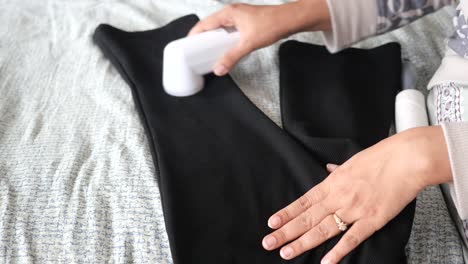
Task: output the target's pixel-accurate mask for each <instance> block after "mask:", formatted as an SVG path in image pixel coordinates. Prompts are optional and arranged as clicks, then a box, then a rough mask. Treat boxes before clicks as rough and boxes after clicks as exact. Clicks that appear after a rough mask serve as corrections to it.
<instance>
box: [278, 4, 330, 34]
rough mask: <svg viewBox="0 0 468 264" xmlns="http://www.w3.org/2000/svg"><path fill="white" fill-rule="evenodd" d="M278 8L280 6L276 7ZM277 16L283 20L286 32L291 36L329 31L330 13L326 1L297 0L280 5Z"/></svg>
mask: <svg viewBox="0 0 468 264" xmlns="http://www.w3.org/2000/svg"><path fill="white" fill-rule="evenodd" d="M278 7H280V6H278ZM282 7H284V8H279V9H278V12H279V14H278V16H277V17H281V18H284V20H285V21H286V23H283V25H285V27H286V29H285V31H286V32H287V33H286V35H287V36H289V35H292V34H295V33H299V32H304V31H327V30H331V18H330V11H329V9H328V4H327V1H326V0H298V1H296V2H290V3H286V4H284V5H282Z"/></svg>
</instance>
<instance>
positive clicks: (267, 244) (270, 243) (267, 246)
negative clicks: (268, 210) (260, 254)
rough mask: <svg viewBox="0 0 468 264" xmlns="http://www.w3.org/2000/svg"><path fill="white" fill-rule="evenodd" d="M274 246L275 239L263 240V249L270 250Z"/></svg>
mask: <svg viewBox="0 0 468 264" xmlns="http://www.w3.org/2000/svg"><path fill="white" fill-rule="evenodd" d="M275 245H276V238H275V237H274V236H267V237H265V238H264V239H263V247H264V248H265V249H271V248H273V247H274V246H275Z"/></svg>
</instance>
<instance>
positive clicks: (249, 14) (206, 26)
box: [189, 0, 331, 76]
mask: <svg viewBox="0 0 468 264" xmlns="http://www.w3.org/2000/svg"><path fill="white" fill-rule="evenodd" d="M220 27H235V28H236V29H237V30H238V31H239V32H240V36H241V38H240V41H239V43H238V44H237V45H236V46H235V47H234V48H233V49H232V50H230V51H229V52H227V53H226V54H225V55H224V57H223V58H221V59H220V60H219V61H218V62H217V63H216V65H215V67H214V73H215V74H216V75H218V76H222V75H225V74H227V73H228V72H229V71H230V70H231V69H232V68H233V67H234V66H235V65H236V64H237V63H238V62H239V60H240V59H242V58H243V57H244V56H246V55H247V54H249V53H251V52H252V51H254V50H257V49H259V48H262V47H265V46H268V45H271V44H273V43H275V42H277V41H278V40H280V39H282V38H285V37H288V36H290V35H292V34H294V33H297V32H301V31H315V30H328V29H329V28H330V27H331V26H330V14H329V12H328V7H327V4H326V1H325V0H300V1H297V2H291V3H286V4H282V5H248V4H232V5H229V6H227V7H225V8H224V9H222V10H220V11H219V12H217V13H215V14H213V15H211V16H209V17H207V18H205V19H203V20H201V21H200V22H198V23H197V24H196V25H195V26H194V27H193V28H192V30H191V31H190V33H189V36H190V35H195V34H198V33H201V32H204V31H208V30H213V29H217V28H220Z"/></svg>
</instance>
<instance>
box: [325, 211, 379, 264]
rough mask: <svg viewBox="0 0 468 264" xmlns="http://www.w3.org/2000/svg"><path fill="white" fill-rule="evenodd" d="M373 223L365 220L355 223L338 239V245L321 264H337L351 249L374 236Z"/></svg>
mask: <svg viewBox="0 0 468 264" xmlns="http://www.w3.org/2000/svg"><path fill="white" fill-rule="evenodd" d="M375 231H376V229H375V228H374V225H373V223H371V222H370V221H366V220H361V221H358V222H356V223H355V224H354V225H353V226H352V227H351V229H349V230H348V231H347V232H346V233H345V234H344V236H343V237H342V238H341V239H340V241H339V242H338V244H336V245H335V247H334V248H333V249H332V250H331V251H330V252H328V254H327V255H326V256H325V257H324V258H323V259H322V262H321V263H322V264H334V263H339V262H340V261H341V259H343V258H344V257H345V256H346V255H348V254H349V253H350V252H351V251H352V250H353V249H355V248H356V247H357V246H359V245H360V244H361V243H362V242H363V241H364V240H366V239H367V238H369V237H370V236H371V235H372V234H374V233H375Z"/></svg>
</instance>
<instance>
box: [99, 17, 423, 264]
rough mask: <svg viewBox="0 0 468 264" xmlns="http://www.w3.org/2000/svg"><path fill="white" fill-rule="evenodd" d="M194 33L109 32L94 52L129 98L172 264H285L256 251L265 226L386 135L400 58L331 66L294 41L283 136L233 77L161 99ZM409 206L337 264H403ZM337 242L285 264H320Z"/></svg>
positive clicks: (356, 56) (330, 59)
mask: <svg viewBox="0 0 468 264" xmlns="http://www.w3.org/2000/svg"><path fill="white" fill-rule="evenodd" d="M197 21H198V18H197V17H196V16H187V17H183V18H180V19H178V20H175V21H173V22H172V23H170V24H168V25H167V26H164V27H162V28H159V29H155V30H151V31H146V32H135V33H130V32H124V31H121V30H119V29H116V28H113V27H111V26H108V25H101V26H99V27H98V29H97V30H96V33H95V36H94V40H95V42H96V43H97V44H98V45H99V47H100V48H101V49H102V51H103V52H104V54H105V55H106V56H107V57H108V58H109V59H110V60H111V61H112V64H113V65H114V66H115V67H116V68H117V69H118V71H119V72H120V74H121V75H122V77H123V78H125V80H126V81H127V83H128V84H129V86H130V87H131V89H132V91H133V97H134V99H135V102H136V105H137V107H138V110H139V113H140V114H141V119H142V122H143V124H144V126H145V128H146V132H147V135H148V138H149V141H150V144H151V149H152V151H153V159H154V162H155V166H156V168H157V170H158V173H157V174H158V176H159V178H158V181H159V188H160V192H161V195H162V200H163V208H164V216H165V221H166V226H167V231H168V234H169V239H170V244H171V251H172V255H173V259H174V262H175V263H202V264H207V263H268V264H271V263H285V262H286V261H284V260H282V259H281V258H280V257H279V253H278V251H274V252H267V251H266V250H264V249H263V248H262V246H261V241H262V238H263V236H265V235H266V234H268V233H269V232H270V230H269V228H268V227H267V219H268V218H269V216H271V215H272V214H273V213H274V212H276V211H277V210H279V209H281V208H282V207H284V206H286V205H288V204H289V203H290V202H292V201H294V200H295V199H297V198H298V197H299V196H301V195H302V194H304V193H305V192H306V191H307V190H309V189H310V188H312V187H313V186H314V185H316V184H318V183H319V182H321V181H322V180H323V179H324V178H325V177H327V172H326V170H325V167H324V165H325V163H327V162H333V163H338V164H339V163H342V162H344V161H345V160H346V159H348V158H349V157H350V156H351V155H353V154H354V153H356V152H357V151H359V150H361V149H363V148H366V147H368V146H370V145H372V144H374V143H376V142H378V141H379V140H381V139H383V138H385V137H386V136H387V135H388V130H389V127H390V124H391V122H392V120H393V103H394V96H395V94H396V92H397V90H398V89H399V88H400V74H401V69H400V68H401V62H400V48H399V46H398V45H397V44H388V45H385V46H382V47H379V48H376V49H373V50H358V49H350V50H347V51H343V52H341V53H339V54H336V55H330V54H329V53H328V52H327V51H326V49H324V48H323V47H319V46H314V45H310V44H304V43H300V42H295V41H290V42H286V43H285V44H283V45H282V47H281V49H280V70H281V80H280V82H281V108H282V118H283V124H284V130H283V129H281V128H279V127H278V126H276V125H275V124H274V123H273V122H272V121H271V120H269V119H268V118H267V117H266V116H265V115H264V114H263V113H262V112H261V111H259V110H258V109H257V108H256V107H255V106H254V104H252V102H250V101H249V100H248V98H247V97H246V96H245V95H244V94H243V93H242V92H241V90H240V89H239V88H238V87H237V86H236V84H235V83H234V82H233V81H232V79H231V78H230V77H222V78H218V77H214V76H208V77H207V81H206V86H205V88H204V90H203V91H202V92H200V93H199V94H196V95H194V96H191V97H185V98H177V97H171V96H169V95H167V94H166V93H165V92H164V91H163V87H162V79H161V76H162V59H163V57H162V54H163V49H164V47H165V45H166V44H167V43H169V42H170V41H172V40H175V39H178V38H181V37H184V36H185V35H186V34H187V32H188V31H189V30H190V28H191V27H192V26H193V25H194V24H195V23H196V22H197ZM413 213H414V203H412V204H411V205H409V206H408V207H407V208H406V209H404V210H403V212H402V213H400V214H399V215H398V216H397V217H396V218H395V219H394V220H392V221H391V222H390V223H389V224H388V225H386V226H385V227H384V228H383V229H382V230H380V231H378V232H377V233H376V234H374V235H373V236H372V237H371V238H370V239H368V240H367V241H365V242H364V243H362V244H361V245H360V246H359V247H358V248H357V249H356V250H354V251H353V252H352V253H351V254H350V255H349V256H347V257H346V258H345V259H344V260H343V261H342V263H379V264H381V263H404V262H405V259H406V258H405V252H404V249H405V245H406V243H407V241H408V237H409V235H410V231H411V226H412V219H413ZM339 238H340V236H338V237H335V238H333V239H331V240H329V241H327V242H326V243H324V244H322V245H321V246H319V247H317V248H315V249H313V250H312V251H310V252H307V253H306V254H304V255H302V256H301V257H298V258H296V259H295V260H293V261H290V262H288V263H319V262H320V260H321V258H322V257H323V256H324V255H325V254H326V253H327V252H328V251H329V250H330V249H331V248H332V247H333V246H334V245H335V244H336V243H337V241H338V240H339Z"/></svg>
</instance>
